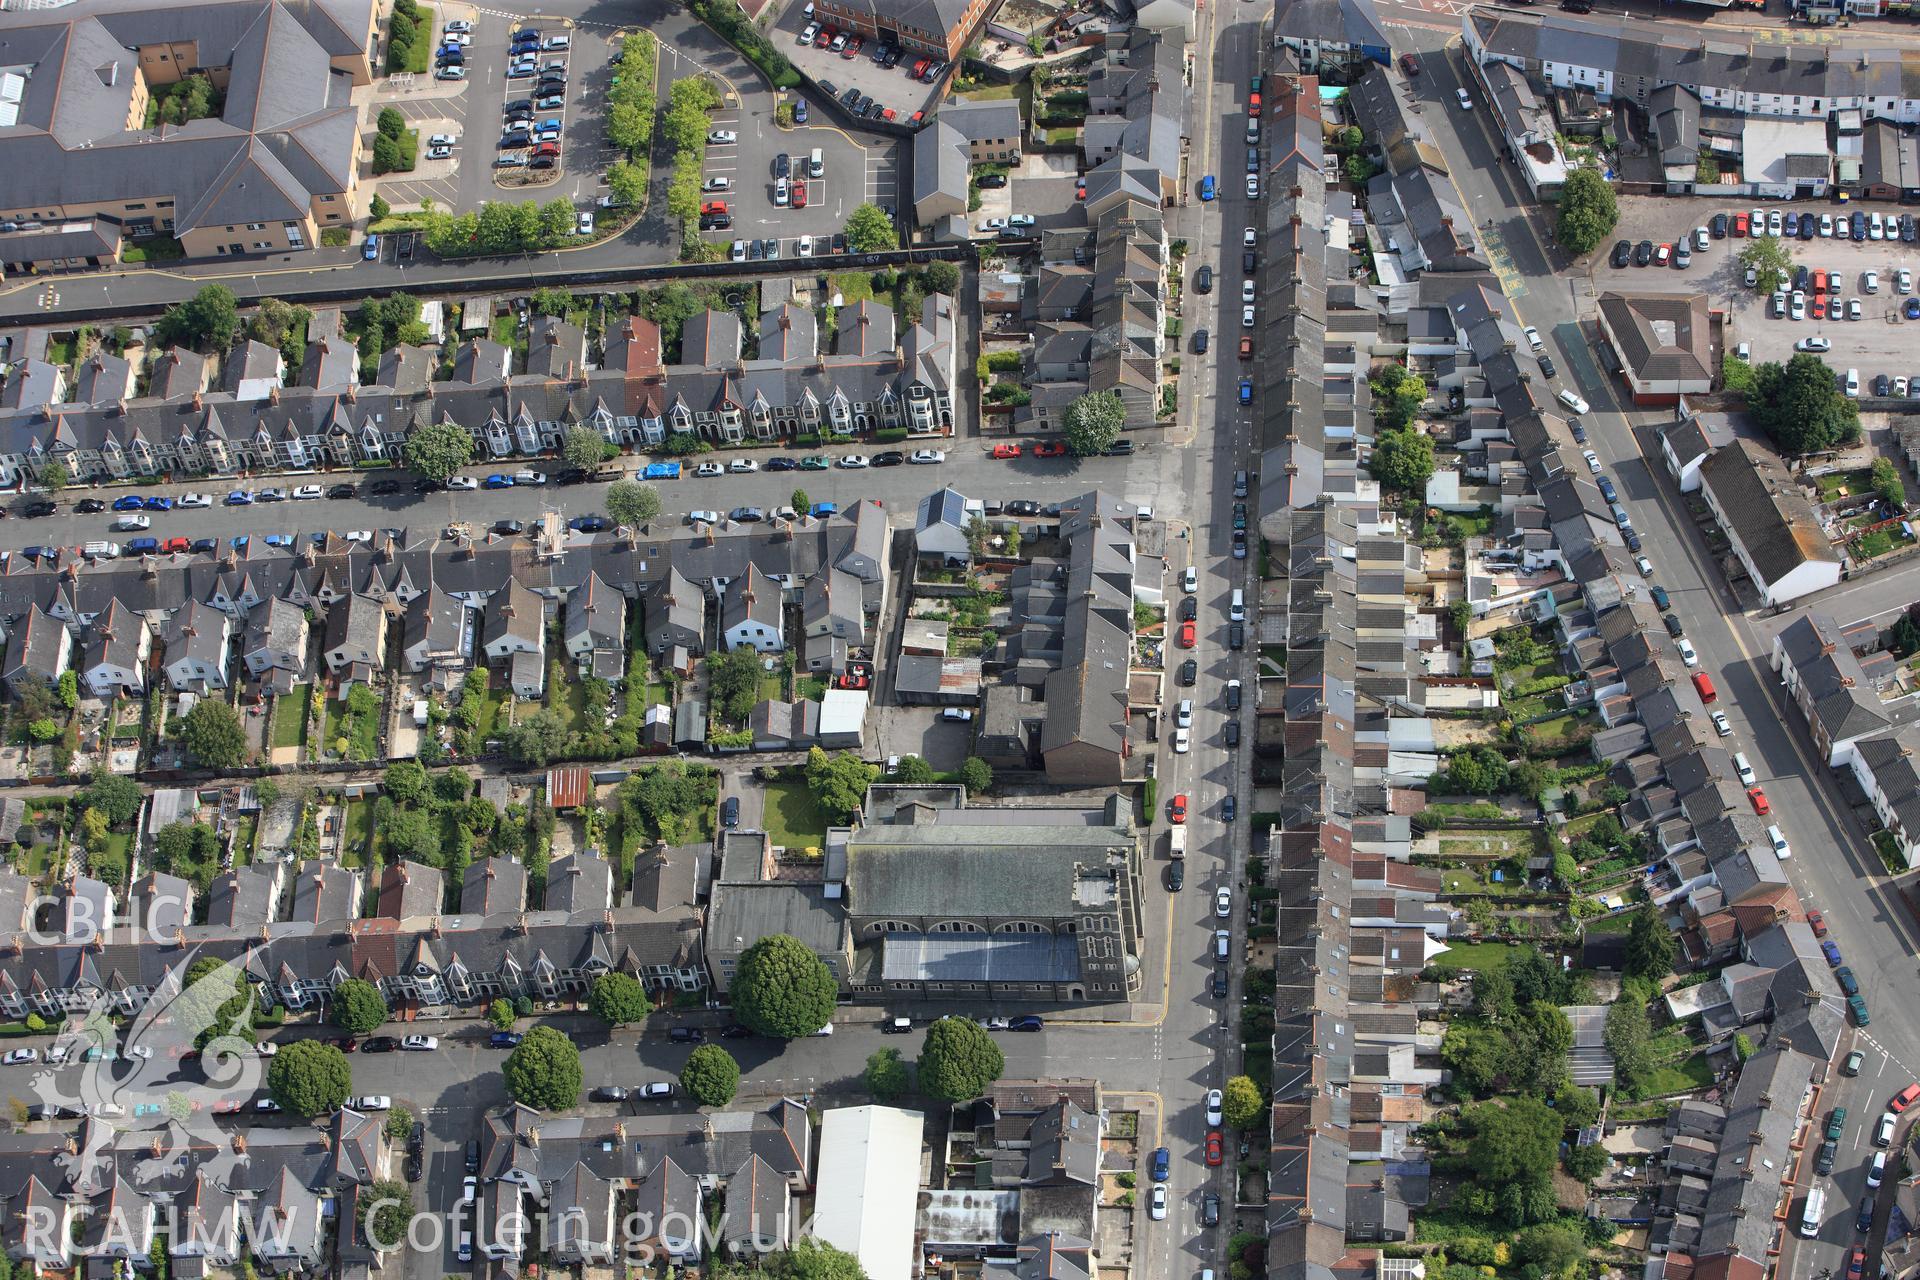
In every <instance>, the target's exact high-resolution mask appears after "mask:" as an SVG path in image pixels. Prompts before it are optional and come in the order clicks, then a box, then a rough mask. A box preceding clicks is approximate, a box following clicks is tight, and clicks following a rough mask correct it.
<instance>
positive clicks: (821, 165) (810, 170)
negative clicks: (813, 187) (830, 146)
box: [807, 147, 827, 178]
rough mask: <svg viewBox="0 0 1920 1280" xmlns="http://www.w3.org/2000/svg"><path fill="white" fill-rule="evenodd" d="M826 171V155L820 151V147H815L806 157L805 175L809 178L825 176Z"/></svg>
mask: <svg viewBox="0 0 1920 1280" xmlns="http://www.w3.org/2000/svg"><path fill="white" fill-rule="evenodd" d="M826 172H827V157H826V156H825V155H824V154H823V153H822V152H821V150H820V148H818V147H815V148H814V149H813V154H812V155H810V156H808V157H807V176H808V177H809V178H819V177H823V176H825V174H826Z"/></svg>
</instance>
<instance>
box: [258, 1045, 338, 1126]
mask: <svg viewBox="0 0 1920 1280" xmlns="http://www.w3.org/2000/svg"><path fill="white" fill-rule="evenodd" d="M352 1091H353V1070H352V1068H350V1067H349V1066H348V1065H347V1055H346V1054H344V1053H341V1052H340V1051H339V1050H338V1049H336V1048H334V1047H333V1046H332V1045H330V1044H322V1043H321V1042H320V1041H318V1040H296V1041H294V1042H293V1043H292V1044H290V1045H287V1046H286V1047H285V1048H283V1049H281V1050H280V1052H279V1053H277V1054H275V1055H274V1057H273V1061H272V1062H270V1063H268V1064H267V1094H268V1096H269V1097H271V1098H272V1099H273V1100H274V1101H275V1102H277V1103H279V1104H280V1105H281V1106H282V1107H284V1108H285V1109H286V1110H288V1111H290V1112H292V1113H293V1114H294V1115H297V1116H317V1115H325V1114H326V1113H327V1112H329V1111H337V1110H339V1109H340V1106H341V1104H342V1103H344V1102H345V1101H346V1100H347V1095H348V1094H349V1093H351V1092H352Z"/></svg>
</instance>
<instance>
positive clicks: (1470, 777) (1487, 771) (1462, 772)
mask: <svg viewBox="0 0 1920 1280" xmlns="http://www.w3.org/2000/svg"><path fill="white" fill-rule="evenodd" d="M1435 781H1437V782H1440V784H1441V787H1442V788H1443V789H1444V790H1446V791H1452V792H1457V793H1460V794H1463V795H1470V796H1489V795H1493V794H1494V793H1496V792H1499V791H1504V790H1506V788H1507V762H1506V758H1505V757H1503V756H1502V755H1501V754H1500V753H1499V752H1498V751H1495V750H1494V749H1493V748H1492V747H1465V748H1462V749H1461V750H1459V751H1456V752H1454V753H1453V754H1452V755H1451V756H1449V757H1448V758H1447V771H1446V773H1445V774H1444V775H1443V778H1439V779H1435Z"/></svg>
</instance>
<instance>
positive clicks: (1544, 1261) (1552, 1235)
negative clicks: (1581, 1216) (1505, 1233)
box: [1513, 1147, 1607, 1280]
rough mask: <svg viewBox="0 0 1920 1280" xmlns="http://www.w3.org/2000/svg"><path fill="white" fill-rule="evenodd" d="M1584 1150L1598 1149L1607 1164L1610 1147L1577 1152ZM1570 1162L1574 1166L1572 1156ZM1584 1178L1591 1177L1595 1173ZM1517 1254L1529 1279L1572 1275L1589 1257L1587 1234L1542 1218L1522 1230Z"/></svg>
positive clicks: (1514, 1250) (1515, 1257)
mask: <svg viewBox="0 0 1920 1280" xmlns="http://www.w3.org/2000/svg"><path fill="white" fill-rule="evenodd" d="M1580 1151H1594V1152H1598V1153H1599V1156H1600V1160H1601V1162H1602V1163H1603V1164H1604V1163H1605V1161H1606V1158H1607V1153H1606V1150H1605V1149H1604V1148H1602V1147H1576V1148H1575V1152H1576V1153H1577V1152H1580ZM1567 1163H1568V1165H1569V1167H1571V1165H1572V1163H1573V1160H1572V1157H1571V1156H1569V1157H1568V1161H1567ZM1595 1172H1596V1173H1597V1172H1598V1170H1596V1171H1595ZM1581 1181H1583V1182H1584V1181H1591V1175H1589V1176H1588V1177H1587V1178H1583V1179H1581ZM1513 1256H1514V1260H1515V1261H1517V1262H1519V1263H1520V1264H1521V1265H1522V1266H1523V1267H1524V1268H1525V1269H1526V1270H1525V1274H1526V1276H1527V1277H1528V1280H1546V1277H1549V1276H1564V1275H1568V1274H1570V1273H1572V1272H1573V1270H1574V1268H1575V1267H1577V1266H1578V1265H1579V1264H1580V1263H1581V1262H1583V1261H1584V1260H1585V1259H1586V1256H1587V1239H1586V1235H1585V1233H1584V1232H1582V1231H1581V1230H1580V1229H1579V1228H1577V1227H1573V1226H1570V1225H1568V1224H1567V1223H1564V1222H1542V1223H1540V1224H1539V1225H1538V1226H1532V1227H1528V1228H1527V1229H1526V1230H1525V1231H1522V1232H1521V1233H1520V1234H1519V1236H1518V1237H1517V1238H1516V1239H1515V1240H1514V1242H1513Z"/></svg>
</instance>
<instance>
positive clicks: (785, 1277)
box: [760, 1237, 867, 1280]
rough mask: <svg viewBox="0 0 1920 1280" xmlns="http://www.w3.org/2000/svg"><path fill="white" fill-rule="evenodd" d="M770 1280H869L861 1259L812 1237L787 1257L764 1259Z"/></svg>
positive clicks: (762, 1267)
mask: <svg viewBox="0 0 1920 1280" xmlns="http://www.w3.org/2000/svg"><path fill="white" fill-rule="evenodd" d="M760 1274H761V1275H763V1276H765V1277H767V1280H867V1273H866V1271H865V1269H864V1268H862V1267H861V1265H860V1259H858V1258H856V1257H854V1256H853V1255H852V1254H850V1253H845V1252H843V1251H841V1250H839V1249H836V1248H834V1247H833V1246H832V1245H830V1244H822V1243H821V1242H820V1241H819V1240H818V1239H816V1238H813V1237H808V1238H806V1239H804V1240H802V1241H800V1243H799V1244H796V1245H795V1246H793V1248H791V1249H788V1250H786V1251H785V1252H783V1253H774V1254H768V1255H766V1256H765V1257H764V1258H762V1259H761V1262H760Z"/></svg>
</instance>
